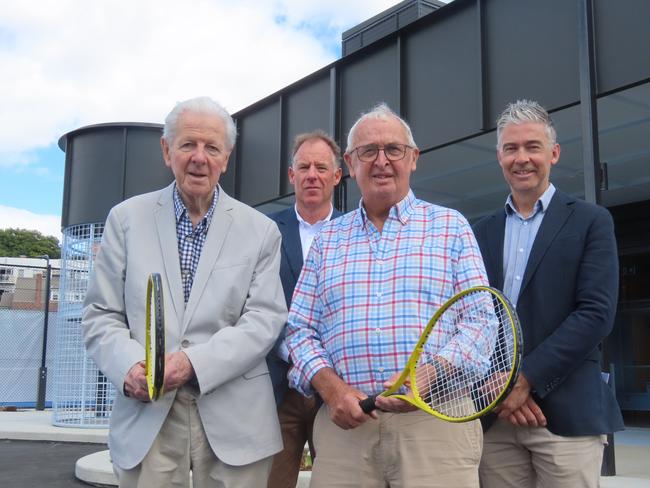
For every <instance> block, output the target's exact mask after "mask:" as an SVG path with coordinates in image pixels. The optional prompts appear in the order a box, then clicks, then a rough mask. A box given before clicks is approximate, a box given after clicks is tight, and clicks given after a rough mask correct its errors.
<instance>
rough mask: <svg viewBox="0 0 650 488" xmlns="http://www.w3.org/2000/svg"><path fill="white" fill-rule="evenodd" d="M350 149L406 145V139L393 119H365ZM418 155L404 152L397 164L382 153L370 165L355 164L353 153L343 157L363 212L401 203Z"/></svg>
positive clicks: (357, 130)
mask: <svg viewBox="0 0 650 488" xmlns="http://www.w3.org/2000/svg"><path fill="white" fill-rule="evenodd" d="M352 142H353V146H352V147H353V148H358V147H360V146H365V145H366V144H376V145H378V146H379V147H384V146H386V145H387V144H406V145H408V144H409V142H408V139H407V137H406V132H405V130H404V127H402V124H401V123H400V122H399V121H398V120H397V119H395V118H393V117H390V118H388V119H387V120H382V119H366V120H364V121H362V122H361V123H360V124H359V125H358V126H357V129H356V131H355V134H354V140H353V141H352ZM419 154H420V152H419V151H418V150H417V149H415V148H414V149H408V148H407V149H406V153H405V154H404V157H403V158H402V159H400V160H398V161H389V160H388V159H387V158H386V155H385V154H384V151H379V154H378V155H377V159H375V161H374V162H372V163H367V162H364V161H361V160H359V156H358V154H357V151H351V152H349V153H346V154H345V156H344V157H345V163H346V164H347V165H348V169H349V170H350V175H351V176H352V177H353V178H354V179H355V180H356V181H357V185H359V189H360V190H361V196H362V197H363V202H364V205H365V206H366V209H368V210H373V209H378V210H385V209H387V208H390V207H391V206H392V205H395V204H396V203H397V202H399V201H400V200H402V199H403V198H404V197H405V196H406V195H407V193H408V191H409V188H410V179H411V173H412V172H413V171H415V168H416V162H417V159H418V156H419Z"/></svg>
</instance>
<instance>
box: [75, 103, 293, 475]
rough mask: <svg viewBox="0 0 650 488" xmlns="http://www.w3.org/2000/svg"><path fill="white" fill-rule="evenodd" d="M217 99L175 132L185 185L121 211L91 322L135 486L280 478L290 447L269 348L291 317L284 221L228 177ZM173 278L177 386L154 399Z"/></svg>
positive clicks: (175, 156) (227, 147)
mask: <svg viewBox="0 0 650 488" xmlns="http://www.w3.org/2000/svg"><path fill="white" fill-rule="evenodd" d="M235 136H236V130H235V126H234V123H233V120H232V118H231V117H230V115H229V114H228V113H227V112H226V111H225V109H223V107H221V106H220V105H219V104H217V103H216V102H214V101H213V100H211V99H209V98H197V99H192V100H187V101H185V102H181V103H179V104H178V105H177V106H176V107H175V108H174V109H173V110H172V112H171V113H170V114H169V115H168V116H167V119H166V120H165V130H164V133H163V137H162V139H161V144H162V151H163V156H164V159H165V163H166V165H167V166H168V167H170V168H171V170H172V172H173V173H174V177H175V182H174V183H173V184H172V185H170V186H168V187H167V188H164V189H162V190H159V191H156V192H153V193H148V194H145V195H140V196H136V197H133V198H131V199H129V200H126V201H124V202H122V203H120V204H118V205H117V206H115V207H114V208H113V209H112V210H111V212H110V214H109V216H108V219H107V222H106V227H105V230H104V235H103V240H102V245H101V248H100V250H99V253H98V255H97V259H96V261H95V268H94V271H93V273H91V280H90V285H89V288H88V294H87V297H86V302H85V308H84V314H83V321H82V329H83V333H84V337H85V342H86V347H87V350H88V354H89V355H90V357H91V358H92V359H93V360H94V361H95V362H96V363H97V366H98V367H99V369H100V370H101V371H102V372H103V373H104V374H105V375H106V376H107V377H108V378H109V379H110V381H111V382H112V383H113V384H114V385H115V386H116V388H117V390H118V395H117V398H116V399H115V403H114V405H113V412H112V415H111V425H110V433H109V447H110V451H111V458H112V460H113V465H114V469H115V471H116V473H117V475H118V478H119V481H120V486H121V487H148V486H155V487H188V486H189V483H190V481H189V479H190V476H189V475H190V471H191V473H192V480H193V486H194V488H202V487H213V486H220V487H222V486H223V487H226V488H244V487H245V488H250V487H256V486H259V487H266V478H267V477H268V472H269V470H270V467H271V460H272V455H273V454H274V453H276V452H278V451H279V450H280V449H281V448H282V441H281V435H280V430H279V425H278V420H277V416H276V408H275V401H274V397H273V390H272V387H271V381H270V378H269V374H268V369H267V366H266V361H265V357H266V354H267V353H268V351H269V350H270V349H271V347H272V346H273V344H274V342H275V339H276V337H277V336H278V335H279V333H280V330H281V329H282V327H283V325H284V323H285V321H286V314H287V311H286V305H285V301H284V296H283V293H282V285H281V283H280V278H279V266H280V254H279V251H280V242H281V238H280V233H279V231H278V228H277V226H276V225H275V224H274V222H273V221H271V220H270V219H268V218H266V217H265V216H263V215H262V214H261V213H259V212H257V211H256V210H253V209H252V208H250V207H248V206H246V205H244V204H242V203H240V202H238V201H236V200H234V199H233V198H231V197H229V196H228V195H227V194H226V193H225V192H224V191H223V189H221V188H220V187H219V185H218V181H219V176H220V175H221V174H222V173H223V172H224V171H225V169H226V165H227V162H228V157H229V155H230V152H231V150H232V148H233V146H234V143H235ZM152 272H157V273H160V274H161V275H162V283H163V294H164V307H165V334H166V337H165V347H166V365H165V376H164V386H163V388H164V395H163V396H162V397H161V398H160V399H158V400H157V401H155V402H151V401H149V395H148V390H147V385H146V378H145V374H144V362H143V360H144V357H145V351H144V344H145V298H146V286H147V278H148V276H149V274H150V273H152Z"/></svg>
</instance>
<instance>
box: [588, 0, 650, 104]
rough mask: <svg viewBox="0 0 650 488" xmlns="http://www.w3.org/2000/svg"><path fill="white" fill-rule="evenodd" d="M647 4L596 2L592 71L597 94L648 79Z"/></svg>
mask: <svg viewBox="0 0 650 488" xmlns="http://www.w3.org/2000/svg"><path fill="white" fill-rule="evenodd" d="M649 20H650V2H649V1H648V0H627V1H625V2H620V1H619V2H613V1H612V0H596V1H595V4H594V24H595V31H596V41H595V42H596V69H597V71H598V72H597V79H598V92H599V93H603V92H607V91H610V90H614V89H616V88H619V87H621V86H625V85H628V84H631V83H636V82H637V81H639V80H643V79H647V78H650V63H649V62H648V57H649V56H650V54H649V53H650V29H648V21H649Z"/></svg>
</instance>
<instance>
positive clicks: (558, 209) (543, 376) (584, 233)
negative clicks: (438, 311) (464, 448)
mask: <svg viewBox="0 0 650 488" xmlns="http://www.w3.org/2000/svg"><path fill="white" fill-rule="evenodd" d="M474 232H475V233H476V239H477V241H478V244H479V246H480V248H481V253H482V254H483V259H484V261H485V268H486V271H487V273H488V277H489V280H490V284H491V285H492V286H494V287H495V288H498V289H502V287H503V242H504V232H505V210H504V209H500V210H499V211H498V212H496V213H494V214H492V215H490V216H488V217H486V218H484V219H482V220H481V221H479V222H478V223H477V224H476V225H475V227H474ZM617 299H618V255H617V250H616V240H615V237H614V224H613V221H612V217H611V215H610V214H609V212H608V211H607V210H606V209H604V208H603V207H599V206H597V205H593V204H589V203H587V202H584V201H582V200H578V199H576V198H573V197H571V196H569V195H567V194H565V193H562V192H560V191H556V192H555V194H554V195H553V198H552V199H551V202H550V204H549V207H548V209H547V211H546V214H545V216H544V220H543V221H542V224H541V226H540V228H539V231H538V233H537V236H536V238H535V242H534V243H533V247H532V249H531V252H530V257H529V258H528V263H527V266H526V271H525V273H524V277H523V281H522V286H521V292H520V295H519V299H518V301H517V313H518V315H519V319H520V322H521V327H522V329H523V337H524V357H523V365H522V372H523V374H524V375H525V376H526V378H527V379H528V381H529V382H530V383H531V385H532V388H533V392H534V393H533V394H534V397H535V400H536V401H537V403H538V404H539V406H540V407H541V409H542V411H543V412H544V415H545V416H546V419H547V421H548V429H549V430H550V431H551V432H553V433H555V434H558V435H563V436H580V435H594V434H604V433H609V432H614V431H617V430H621V429H623V419H622V417H621V412H620V409H619V406H618V404H617V402H616V398H615V396H614V394H613V392H612V391H611V389H610V388H609V387H608V386H607V384H606V383H605V382H604V381H603V380H602V378H601V364H600V361H601V342H602V340H603V339H604V338H605V337H606V336H607V335H608V334H609V333H610V331H611V329H612V326H613V323H614V317H615V313H616V304H617ZM490 420H491V419H489V418H488V419H486V422H484V426H485V427H487V428H489V425H490V424H491V421H490Z"/></svg>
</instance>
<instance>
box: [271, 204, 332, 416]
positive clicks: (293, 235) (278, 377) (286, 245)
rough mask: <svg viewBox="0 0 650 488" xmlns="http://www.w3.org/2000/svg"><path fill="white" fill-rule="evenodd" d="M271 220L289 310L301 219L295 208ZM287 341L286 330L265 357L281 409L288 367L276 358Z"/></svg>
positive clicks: (297, 268)
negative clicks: (275, 227)
mask: <svg viewBox="0 0 650 488" xmlns="http://www.w3.org/2000/svg"><path fill="white" fill-rule="evenodd" d="M340 215H342V214H341V212H339V211H338V210H336V209H334V211H333V212H332V219H335V218H336V217H338V216H340ZM269 217H270V218H271V219H273V220H275V222H276V223H277V224H278V229H280V234H282V251H281V253H280V257H281V261H280V279H281V281H282V289H283V290H284V298H285V300H286V302H287V309H288V308H289V307H290V306H291V297H292V296H293V290H294V288H295V287H296V283H297V282H298V278H299V277H300V271H302V244H301V243H300V230H299V227H298V218H297V217H296V211H295V208H294V207H293V206H292V207H290V208H287V209H285V210H281V211H280V212H276V213H274V214H271V215H269ZM283 339H284V330H283V332H282V333H281V334H280V337H278V342H277V343H276V347H275V348H273V350H272V351H271V352H270V353H269V354H268V356H267V357H266V362H267V364H268V366H269V372H270V373H271V382H272V383H273V392H274V393H275V401H276V403H277V405H278V406H280V403H281V402H282V400H283V399H284V395H285V394H286V392H287V389H288V388H289V382H288V380H287V372H288V370H289V364H287V363H286V362H285V361H283V360H282V359H280V358H279V357H278V356H277V355H276V352H275V351H276V348H277V346H278V344H279V343H280V342H281V341H282V340H283Z"/></svg>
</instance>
